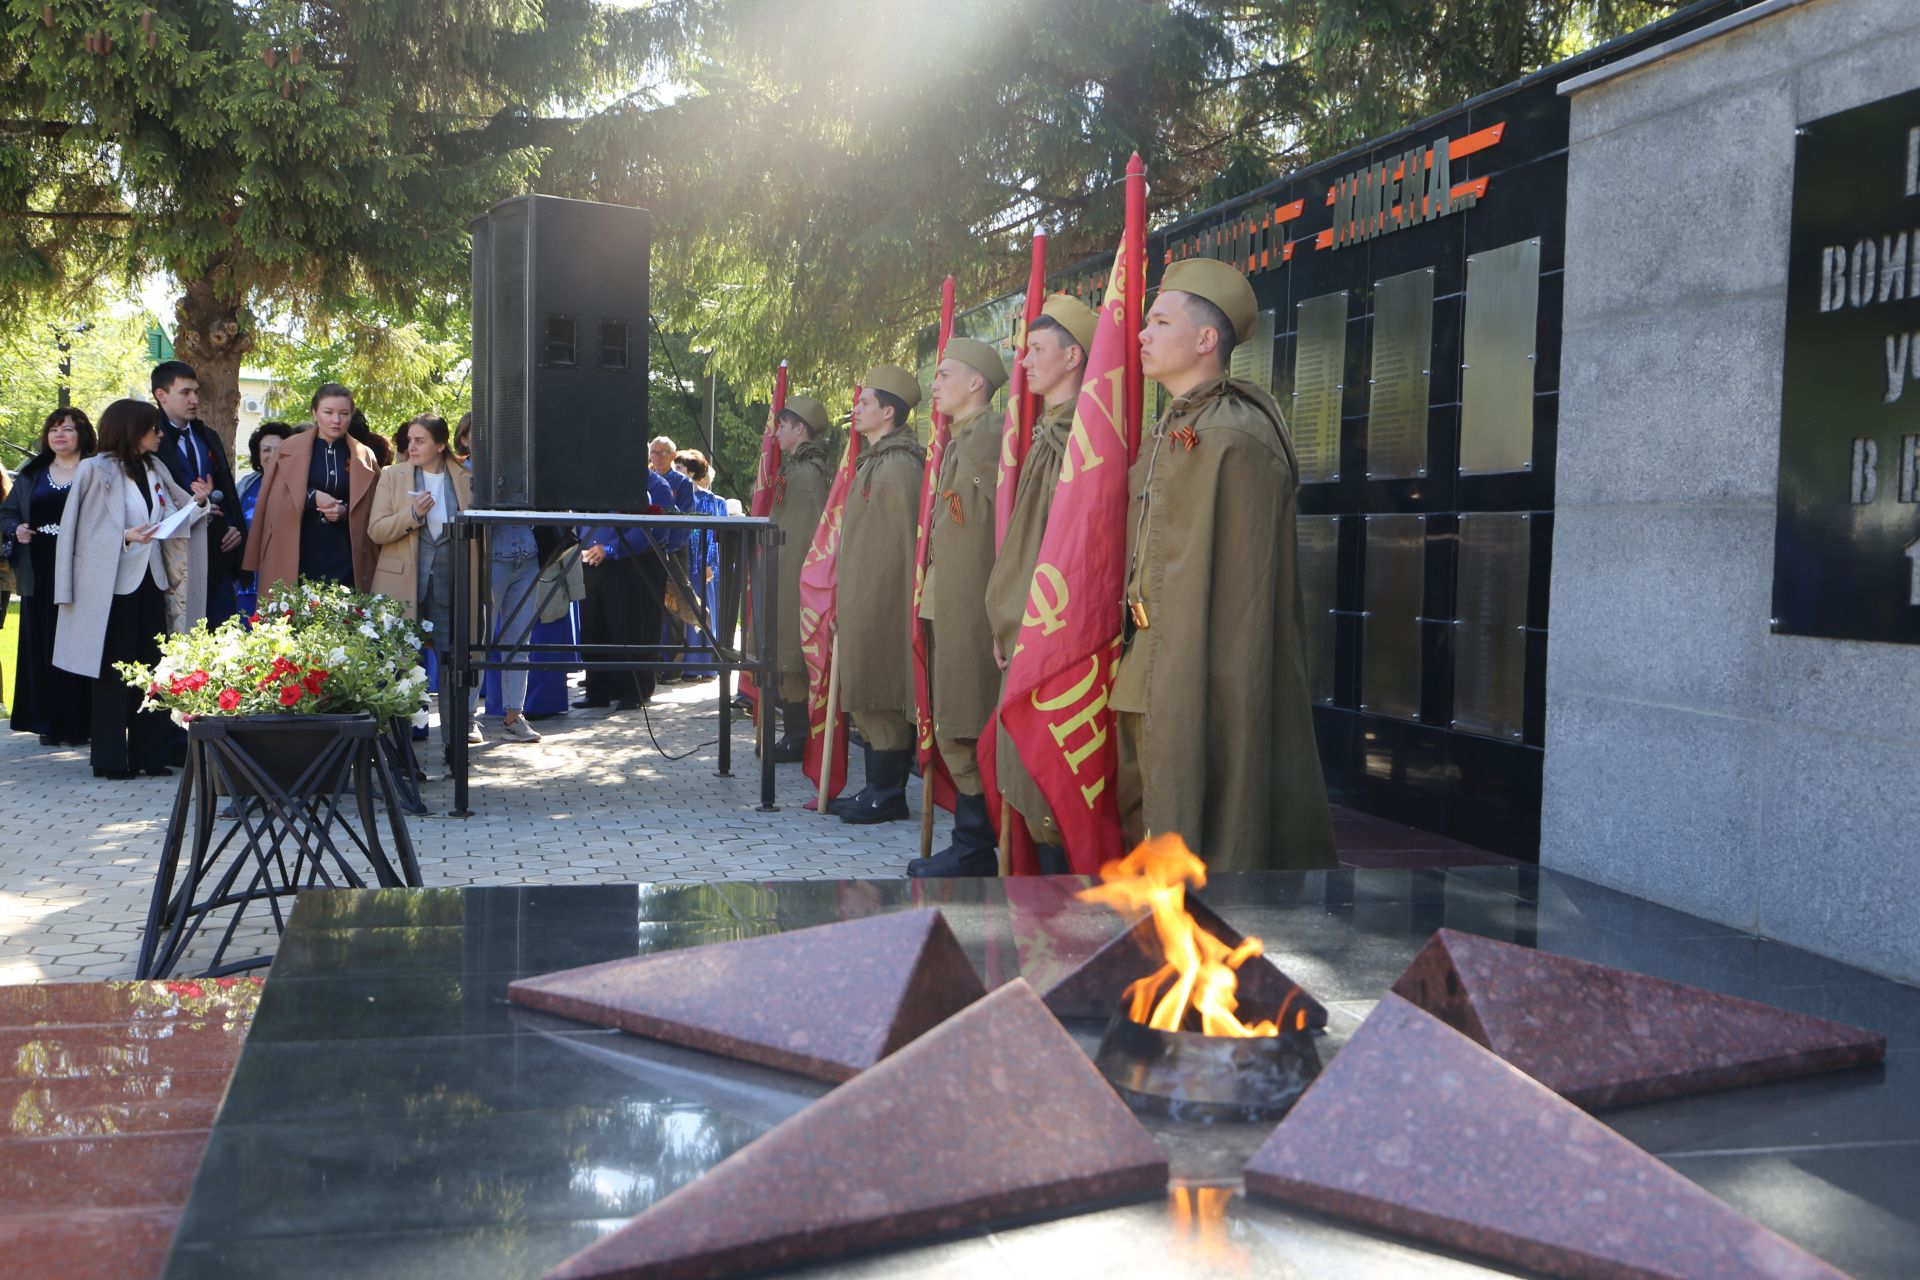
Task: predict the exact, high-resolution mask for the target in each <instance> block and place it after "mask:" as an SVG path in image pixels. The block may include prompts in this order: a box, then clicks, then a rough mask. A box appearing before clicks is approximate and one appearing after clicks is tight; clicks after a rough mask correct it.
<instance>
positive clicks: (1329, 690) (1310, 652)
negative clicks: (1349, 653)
mask: <svg viewBox="0 0 1920 1280" xmlns="http://www.w3.org/2000/svg"><path fill="white" fill-rule="evenodd" d="M1296 527H1297V530H1298V537H1299V542H1300V556H1299V560H1300V598H1301V603H1302V605H1303V606H1304V608H1305V612H1306V628H1307V631H1306V635H1305V636H1304V637H1303V638H1302V643H1303V644H1304V646H1305V648H1306V658H1307V690H1308V693H1309V695H1310V696H1311V697H1312V698H1313V700H1314V701H1315V702H1328V703H1330V702H1332V701H1333V645H1334V614H1333V611H1334V608H1335V606H1336V604H1337V603H1338V601H1337V599H1336V597H1337V595H1338V593H1339V583H1340V573H1339V571H1340V517H1339V516H1301V517H1300V519H1299V521H1298V524H1297V526H1296Z"/></svg>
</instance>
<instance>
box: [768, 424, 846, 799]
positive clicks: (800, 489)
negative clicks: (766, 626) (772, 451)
mask: <svg viewBox="0 0 1920 1280" xmlns="http://www.w3.org/2000/svg"><path fill="white" fill-rule="evenodd" d="M827 426H828V420H827V407H826V406H825V405H824V404H821V403H820V402H819V401H818V400H816V399H814V398H813V397H812V396H789V397H787V403H786V406H785V407H784V408H782V409H781V410H780V412H779V413H778V414H776V415H774V423H773V432H774V438H775V439H776V440H777V441H778V442H779V444H780V474H779V476H778V477H777V478H776V479H775V480H774V482H773V511H772V512H771V514H772V516H773V523H774V525H775V526H776V527H777V528H778V529H779V530H780V532H781V533H782V534H784V535H785V538H786V541H785V546H784V549H783V550H782V552H781V556H780V583H779V595H778V597H777V600H778V608H779V610H780V714H781V716H782V717H783V718H784V719H785V721H786V726H787V732H786V736H785V737H783V738H781V739H780V740H779V741H778V742H776V743H774V744H773V758H774V760H775V762H777V763H780V764H791V763H793V762H794V761H797V760H800V759H802V758H804V757H805V755H806V752H807V734H808V733H809V732H810V730H811V721H810V718H809V716H808V714H807V662H806V657H805V655H803V654H802V653H801V652H800V570H801V569H802V568H804V567H805V565H806V559H807V548H808V547H810V546H811V545H812V544H813V532H814V529H815V528H817V527H818V526H819V524H820V513H821V512H822V511H823V510H825V509H826V505H827V490H828V489H830V488H831V487H832V485H833V458H832V457H831V456H829V454H828V452H827V446H826V445H824V444H822V443H821V442H820V437H821V436H822V435H824V434H825V433H826V430H827Z"/></svg>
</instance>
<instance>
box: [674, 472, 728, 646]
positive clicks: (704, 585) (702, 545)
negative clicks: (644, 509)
mask: <svg viewBox="0 0 1920 1280" xmlns="http://www.w3.org/2000/svg"><path fill="white" fill-rule="evenodd" d="M673 465H674V467H675V468H676V469H678V470H679V471H681V472H683V473H684V474H685V475H686V477H687V478H688V479H689V480H692V481H693V513H694V514H695V515H701V516H724V515H725V514H727V500H726V499H725V498H723V497H721V496H720V495H719V494H717V493H715V492H714V491H713V488H712V484H713V465H712V464H711V463H709V462H708V461H707V455H706V454H704V453H701V452H700V451H699V450H698V449H682V450H681V451H680V452H679V453H676V454H675V455H673ZM687 552H688V555H687V577H688V578H689V579H691V580H692V582H693V585H694V588H695V590H697V591H699V592H701V593H702V594H703V595H704V596H705V597H706V606H707V616H708V617H709V618H712V617H715V616H717V615H718V614H719V612H720V542H719V539H717V538H715V537H714V536H713V533H712V531H711V530H702V531H701V532H700V533H698V534H696V535H695V536H694V538H693V539H692V541H691V542H690V543H689V544H688V546H687ZM687 647H688V648H689V649H690V650H692V652H690V653H689V654H688V655H687V663H688V666H687V670H686V672H685V673H684V674H686V675H687V676H688V677H691V678H698V679H701V680H705V679H707V678H708V677H710V676H712V675H713V674H714V669H713V668H712V667H703V666H701V665H699V664H700V663H701V662H702V661H707V662H711V661H712V660H713V645H712V643H711V642H710V641H709V640H708V639H707V637H706V635H705V633H704V632H702V631H701V630H700V628H699V627H696V626H693V625H691V624H689V625H688V626H687Z"/></svg>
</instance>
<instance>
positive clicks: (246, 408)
mask: <svg viewBox="0 0 1920 1280" xmlns="http://www.w3.org/2000/svg"><path fill="white" fill-rule="evenodd" d="M240 411H241V412H242V413H259V412H260V397H258V396H248V397H247V398H246V399H244V400H242V401H241V402H240Z"/></svg>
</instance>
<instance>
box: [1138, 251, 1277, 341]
mask: <svg viewBox="0 0 1920 1280" xmlns="http://www.w3.org/2000/svg"><path fill="white" fill-rule="evenodd" d="M1169 289H1175V290H1178V291H1179V292H1181V293H1190V294H1192V295H1193V296H1194V297H1196V298H1205V299H1206V300H1207V301H1208V302H1211V303H1212V304H1213V305H1214V306H1216V307H1218V308H1220V312H1221V314H1222V315H1224V316H1226V318H1227V323H1229V324H1231V325H1232V326H1233V340H1234V341H1235V342H1245V341H1246V340H1247V339H1248V338H1251V337H1252V336H1253V326H1254V324H1255V322H1257V321H1258V320H1259V318H1260V304H1259V303H1257V302H1255V301H1254V297H1253V285H1252V284H1250V283H1248V281H1247V278H1246V277H1245V276H1243V275H1241V274H1240V273H1239V272H1238V271H1236V270H1234V269H1233V268H1232V267H1230V266H1228V265H1227V264H1226V263H1224V262H1216V261H1214V260H1213V259H1212V258H1185V259H1182V260H1181V261H1179V262H1176V263H1174V264H1173V265H1172V266H1170V267H1168V268H1167V272H1166V274H1165V275H1163V276H1161V277H1160V292H1162V293H1165V292H1167V291H1168V290H1169Z"/></svg>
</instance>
